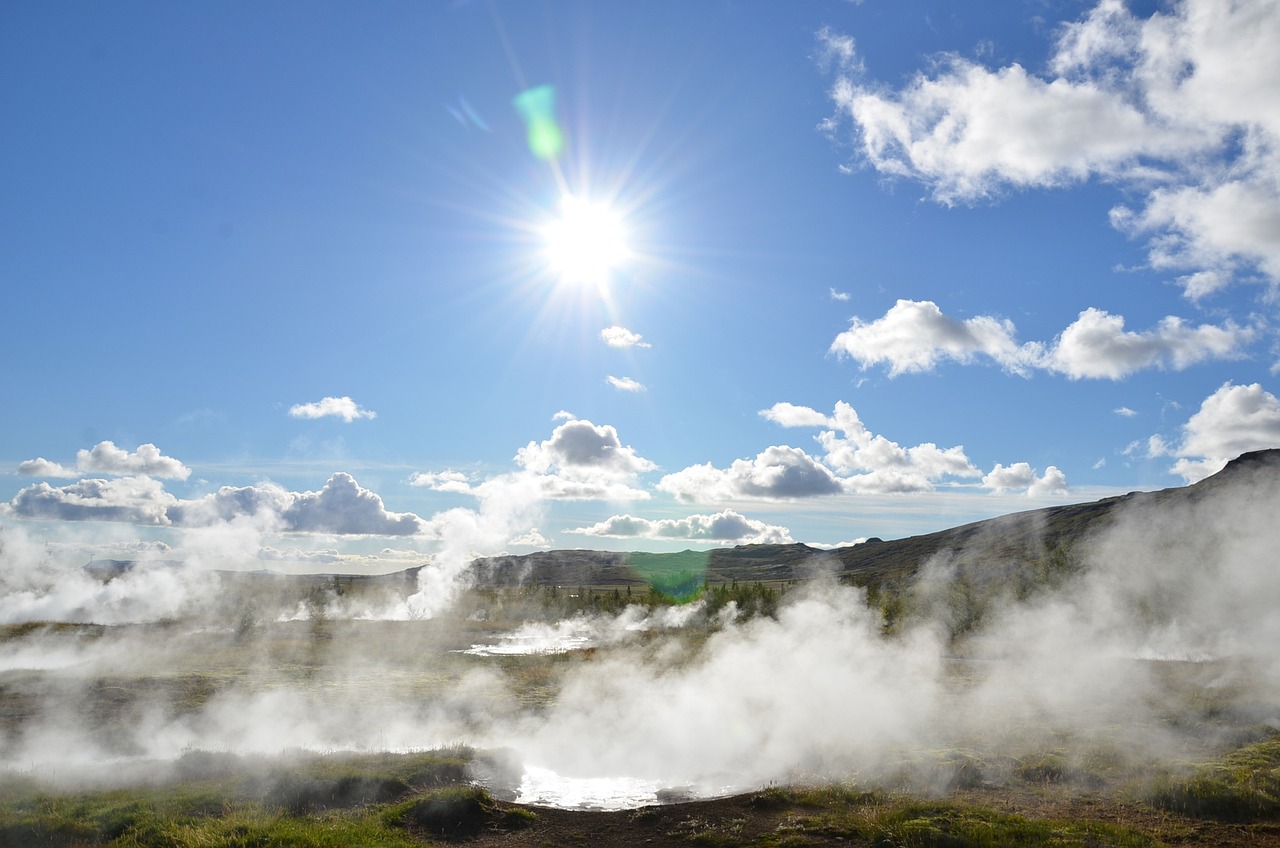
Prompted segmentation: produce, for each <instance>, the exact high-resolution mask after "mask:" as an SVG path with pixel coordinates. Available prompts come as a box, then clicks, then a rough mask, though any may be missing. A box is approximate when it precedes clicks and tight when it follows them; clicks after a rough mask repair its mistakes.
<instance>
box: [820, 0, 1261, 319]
mask: <svg viewBox="0 0 1280 848" xmlns="http://www.w3.org/2000/svg"><path fill="white" fill-rule="evenodd" d="M1058 33H1059V35H1058V38H1057V41H1056V43H1055V44H1054V45H1053V49H1052V51H1051V55H1050V57H1049V60H1048V62H1047V65H1046V72H1045V73H1043V74H1037V73H1034V72H1032V71H1029V70H1027V69H1026V68H1024V67H1022V66H1020V65H1017V64H1013V65H1008V66H1006V67H1001V68H994V69H993V68H987V67H984V66H982V65H980V64H977V63H975V62H973V61H970V60H967V59H963V58H961V57H959V56H954V55H950V56H943V57H941V58H940V59H939V60H938V61H936V62H935V63H933V65H932V66H931V70H930V71H929V72H927V73H920V74H918V75H917V76H916V77H915V78H913V79H912V80H911V81H909V82H908V83H907V84H906V85H904V86H903V87H902V88H900V89H897V90H894V89H888V88H885V87H882V86H878V85H873V84H866V83H864V81H863V79H862V72H861V68H860V65H859V63H858V62H857V57H856V53H855V52H854V50H853V43H852V41H851V40H849V39H847V37H842V36H838V35H837V34H834V33H832V32H830V31H829V30H825V29H824V30H823V31H821V32H819V33H818V36H817V41H818V44H819V50H820V58H824V59H825V64H827V65H828V66H832V65H834V66H835V67H836V81H835V83H834V85H833V86H832V89H831V97H832V100H833V101H834V103H835V106H836V115H835V116H834V117H833V118H832V119H831V120H829V121H827V122H826V123H825V127H826V128H827V129H828V130H829V131H833V132H834V131H837V130H839V129H840V128H841V127H843V126H845V125H846V124H851V125H852V130H853V133H852V137H853V143H854V146H855V150H856V155H857V161H858V163H860V164H865V165H867V166H869V167H871V168H874V169H875V170H877V171H879V172H880V173H882V174H886V175H890V176H895V177H900V178H905V179H911V180H916V181H919V182H921V183H922V184H924V185H925V186H927V187H928V189H929V190H930V192H931V193H932V195H933V197H934V198H935V199H936V200H938V201H940V202H942V203H946V204H952V203H957V202H973V201H976V200H981V199H984V198H990V197H993V196H996V195H998V194H1000V193H1002V192H1004V191H1006V190H1009V189H1021V188H1055V187H1060V186H1065V185H1070V184H1077V183H1081V182H1084V181H1086V180H1089V179H1093V178H1101V179H1104V180H1108V181H1111V182H1112V183H1114V184H1116V185H1117V186H1118V187H1119V188H1120V189H1121V190H1123V191H1125V192H1126V193H1129V194H1135V195H1137V196H1138V197H1140V198H1141V205H1140V206H1139V208H1137V209H1129V208H1127V207H1123V206H1119V207H1117V208H1116V210H1115V211H1114V213H1113V215H1112V221H1113V224H1114V225H1115V226H1117V227H1119V228H1120V229H1121V230H1122V231H1125V232H1127V233H1129V234H1131V235H1134V236H1138V237H1145V238H1147V239H1148V240H1149V241H1148V244H1149V253H1148V256H1149V261H1150V264H1151V265H1152V266H1153V267H1155V268H1158V269H1173V270H1178V271H1183V272H1185V273H1184V274H1183V275H1182V276H1180V277H1179V278H1178V281H1179V283H1181V285H1182V286H1183V289H1184V292H1185V294H1186V295H1187V296H1188V297H1191V298H1198V297H1203V296H1205V295H1207V294H1209V293H1211V292H1213V291H1216V290H1217V289H1220V288H1222V287H1223V286H1225V285H1228V284H1229V283H1230V282H1231V281H1233V280H1235V279H1241V278H1242V277H1243V278H1247V277H1248V275H1249V274H1250V273H1253V272H1261V273H1262V274H1263V275H1264V276H1265V278H1266V279H1268V280H1269V281H1270V283H1271V284H1272V286H1273V287H1274V286H1276V285H1277V284H1278V283H1280V65H1278V64H1277V63H1275V62H1271V61H1267V60H1265V59H1263V58H1260V57H1266V56H1268V55H1270V54H1269V51H1270V50H1271V49H1272V47H1273V45H1275V44H1276V43H1277V42H1278V41H1280V15H1277V14H1276V10H1275V3H1274V0H1240V2H1235V3H1221V2H1219V0H1181V2H1174V3H1171V4H1169V5H1168V6H1165V7H1162V8H1160V9H1159V10H1157V11H1155V12H1154V13H1152V14H1151V15H1150V16H1149V17H1144V18H1140V17H1138V16H1136V15H1134V14H1133V13H1132V12H1131V11H1130V10H1129V9H1128V8H1127V7H1126V5H1125V4H1124V3H1123V2H1120V0H1101V2H1098V3H1097V4H1096V5H1095V6H1094V7H1093V8H1092V9H1091V10H1090V11H1089V12H1088V13H1087V14H1086V15H1085V16H1084V17H1083V18H1081V19H1080V20H1078V21H1075V22H1071V23H1068V24H1066V25H1065V26H1062V27H1060V28H1059V30H1058ZM832 57H835V59H833V58H832ZM836 59H838V61H836Z"/></svg>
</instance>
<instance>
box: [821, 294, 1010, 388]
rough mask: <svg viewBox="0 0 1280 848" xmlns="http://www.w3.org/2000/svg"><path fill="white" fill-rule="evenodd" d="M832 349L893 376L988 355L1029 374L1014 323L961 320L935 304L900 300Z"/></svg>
mask: <svg viewBox="0 0 1280 848" xmlns="http://www.w3.org/2000/svg"><path fill="white" fill-rule="evenodd" d="M831 351H832V352H833V353H836V354H840V355H843V356H848V357H850V358H851V359H854V360H856V361H857V362H859V363H861V364H862V366H863V367H864V368H866V367H868V366H871V365H879V364H882V363H883V364H886V365H888V367H889V374H890V375H891V376H894V377H896V376H898V375H899V374H904V373H907V372H913V371H932V370H933V369H934V368H935V367H936V366H937V365H938V363H939V361H941V360H943V359H951V360H955V361H957V362H962V363H967V362H971V361H973V359H974V358H975V357H978V356H985V357H988V358H990V359H992V360H994V361H996V362H997V363H999V364H1000V365H1002V366H1004V367H1006V368H1008V369H1010V370H1012V371H1016V372H1022V371H1023V370H1024V364H1023V362H1022V361H1021V360H1022V349H1021V348H1020V346H1019V345H1018V343H1017V342H1016V341H1015V340H1014V328H1013V323H1012V322H1011V321H1008V320H1000V319H997V318H992V317H990V316H985V315H983V316H978V317H976V318H969V319H965V320H960V319H956V318H950V317H948V316H946V315H943V314H942V310H941V309H939V308H938V305H937V304H936V303H933V302H932V301H928V300H925V301H913V300H899V301H898V302H897V303H895V304H894V305H893V307H892V308H890V309H889V311H888V312H887V313H885V315H884V317H883V318H877V319H876V320H874V321H863V320H861V319H859V318H857V317H855V318H854V319H853V320H852V326H850V328H849V329H848V330H845V331H844V332H843V333H841V334H840V335H838V336H836V339H835V341H833V342H832V343H831Z"/></svg>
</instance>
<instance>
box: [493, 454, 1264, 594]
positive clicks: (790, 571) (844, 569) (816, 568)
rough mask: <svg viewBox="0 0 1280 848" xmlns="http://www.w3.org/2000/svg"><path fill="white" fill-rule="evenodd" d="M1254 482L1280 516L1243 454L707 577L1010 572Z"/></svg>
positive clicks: (566, 553)
mask: <svg viewBox="0 0 1280 848" xmlns="http://www.w3.org/2000/svg"><path fill="white" fill-rule="evenodd" d="M1252 486H1263V487H1265V488H1264V491H1265V492H1266V493H1267V494H1269V495H1270V496H1272V497H1275V498H1276V500H1277V515H1278V516H1280V449H1268V450H1259V451H1251V452H1249V453H1245V454H1241V455H1240V456H1239V457H1237V458H1236V459H1233V460H1232V461H1231V462H1229V463H1227V465H1226V467H1224V468H1223V469H1222V470H1221V471H1219V472H1218V473H1217V474H1214V475H1212V476H1210V477H1206V478H1205V479H1203V480H1201V481H1199V482H1197V483H1194V484H1192V485H1190V486H1178V487H1174V488H1169V489H1161V490H1159V491H1155V492H1130V493H1129V494H1127V495H1120V496H1117V497H1110V498H1103V499H1102V500H1098V501H1093V502H1090V503H1082V504H1070V505H1065V506H1051V507H1044V508H1042V509H1034V510H1028V511H1026V512H1017V513H1011V514H1009V515H1003V516H1000V517H998V518H990V519H986V520H984V521H976V522H973V523H971V524H965V525H962V526H960V527H954V528H951V529H948V530H940V531H938V532H935V533H928V534H925V535H921V536H911V537H908V538H905V539H895V540H891V541H882V540H880V539H870V540H868V541H866V542H863V543H862V544H858V545H852V546H849V547H844V548H835V549H832V550H825V549H820V548H813V547H810V546H808V545H804V544H800V543H795V544H790V545H739V546H737V547H734V548H719V549H714V550H711V551H709V552H708V553H707V577H708V579H709V580H711V581H712V582H718V581H726V582H727V581H730V580H791V579H802V578H806V577H811V576H814V575H815V574H818V573H830V572H831V571H832V570H833V569H832V568H831V567H830V566H832V565H834V566H835V568H834V570H835V571H836V572H837V573H838V574H840V575H842V576H845V577H847V578H850V579H854V580H855V581H856V582H860V583H880V582H899V581H902V580H906V579H909V578H911V577H912V576H913V575H915V574H916V573H917V572H918V571H919V570H920V568H921V567H923V566H924V565H925V564H926V563H927V562H929V560H931V559H932V558H933V557H935V556H939V555H949V556H951V557H953V559H954V560H955V561H956V562H958V563H961V564H965V563H969V564H972V563H979V562H981V563H985V564H986V566H987V567H989V568H990V569H991V570H992V571H994V572H1000V571H1007V570H1010V569H1016V568H1024V567H1027V566H1030V565H1034V564H1037V563H1040V562H1043V561H1044V560H1045V559H1046V558H1052V557H1062V556H1066V555H1068V554H1069V553H1070V552H1072V551H1074V550H1076V549H1077V548H1078V547H1079V546H1080V545H1082V544H1085V543H1087V542H1088V541H1089V540H1090V539H1091V538H1093V537H1094V536H1095V535H1096V534H1097V533H1099V532H1101V531H1102V530H1104V529H1106V528H1107V527H1110V526H1111V525H1112V524H1113V523H1114V522H1115V519H1116V516H1117V515H1118V513H1119V511H1120V510H1121V508H1122V507H1123V508H1125V509H1128V508H1133V507H1140V508H1148V509H1162V508H1167V507H1172V506H1173V505H1175V504H1177V503H1184V502H1185V503H1193V502H1196V501H1200V500H1204V499H1206V498H1213V497H1218V496H1221V495H1223V494H1226V493H1228V492H1231V491H1235V490H1242V489H1246V488H1249V487H1252ZM472 566H473V568H475V570H476V578H477V581H478V583H479V584H480V585H516V584H519V583H522V582H523V583H535V584H538V585H561V586H591V585H601V584H605V585H633V584H635V585H643V584H644V580H643V579H642V578H641V577H639V576H638V575H636V574H635V573H634V572H633V571H632V570H631V569H630V568H629V567H628V565H627V554H625V553H620V552H612V551H586V550H561V551H542V552H538V553H533V554H524V555H520V556H515V555H512V556H501V557H489V558H484V559H478V560H476V561H475V562H473V563H472Z"/></svg>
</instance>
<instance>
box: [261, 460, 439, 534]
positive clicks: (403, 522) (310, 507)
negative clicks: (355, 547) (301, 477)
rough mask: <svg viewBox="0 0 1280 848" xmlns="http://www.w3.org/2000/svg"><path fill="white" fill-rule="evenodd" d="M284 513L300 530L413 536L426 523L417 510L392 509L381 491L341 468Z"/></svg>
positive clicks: (288, 527)
mask: <svg viewBox="0 0 1280 848" xmlns="http://www.w3.org/2000/svg"><path fill="white" fill-rule="evenodd" d="M280 517H281V518H282V519H283V521H284V526H285V529H286V530H289V531H292V532H299V533H340V534H343V535H362V536H364V535H368V536H411V535H413V534H414V533H417V532H418V531H419V529H420V527H421V524H422V520H421V519H420V518H418V516H416V515H414V514H413V513H408V512H404V513H396V512H388V511H387V508H386V506H384V505H383V503H382V498H381V497H379V496H378V495H377V493H375V492H372V491H370V490H369V489H366V488H364V487H362V486H360V485H359V484H358V483H356V481H355V478H353V477H352V476H351V475H350V474H346V473H343V472H341V471H339V472H337V473H336V474H334V475H333V476H331V477H330V478H329V480H328V482H326V483H325V484H324V488H322V489H321V490H320V491H318V492H301V493H299V494H297V495H295V496H294V499H293V503H291V504H290V505H289V507H288V508H287V509H285V511H284V512H283V513H281V516H280Z"/></svg>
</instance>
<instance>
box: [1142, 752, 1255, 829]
mask: <svg viewBox="0 0 1280 848" xmlns="http://www.w3.org/2000/svg"><path fill="white" fill-rule="evenodd" d="M1151 803H1153V804H1155V805H1156V806H1158V807H1163V808H1165V809H1168V810H1174V811H1176V812H1180V813H1185V814H1186V815H1190V816H1202V817H1206V818H1214V819H1220V820H1224V821H1256V820H1270V819H1276V818H1280V736H1273V737H1271V738H1269V739H1266V740H1263V741H1261V742H1255V743H1254V744H1252V745H1246V746H1244V747H1243V748H1239V749H1237V750H1235V751H1233V752H1231V753H1230V754H1227V755H1226V756H1225V757H1222V758H1221V759H1219V760H1217V761H1215V762H1212V763H1208V764H1206V765H1203V766H1201V767H1200V768H1199V769H1197V770H1196V771H1195V772H1194V773H1193V774H1191V775H1190V776H1188V777H1185V778H1169V777H1166V778H1162V779H1160V780H1158V781H1157V783H1156V786H1155V789H1154V790H1153V791H1152V793H1151Z"/></svg>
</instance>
